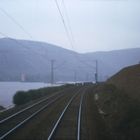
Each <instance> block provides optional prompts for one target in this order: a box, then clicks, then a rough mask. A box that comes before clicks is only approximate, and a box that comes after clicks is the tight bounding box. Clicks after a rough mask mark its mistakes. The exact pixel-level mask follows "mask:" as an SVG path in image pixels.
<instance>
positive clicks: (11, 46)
mask: <svg viewBox="0 0 140 140" xmlns="http://www.w3.org/2000/svg"><path fill="white" fill-rule="evenodd" d="M139 54H140V49H139V48H137V49H126V50H118V51H110V52H93V53H85V54H80V53H77V52H74V51H70V50H67V49H64V48H61V47H60V46H56V45H53V44H49V43H44V42H37V41H28V40H15V39H10V38H1V39H0V81H20V80H21V75H24V77H25V80H26V81H45V82H50V79H51V77H50V73H51V72H50V71H51V60H52V59H53V60H55V62H54V77H55V82H58V81H74V80H75V79H76V80H77V81H94V73H95V59H97V60H98V66H99V67H98V70H99V79H100V80H106V78H107V77H110V76H111V75H113V74H115V73H116V72H117V71H119V70H120V69H122V68H124V67H126V66H129V65H133V64H137V63H138V62H139V60H140V55H139ZM75 73H76V74H75ZM75 75H76V76H75Z"/></svg>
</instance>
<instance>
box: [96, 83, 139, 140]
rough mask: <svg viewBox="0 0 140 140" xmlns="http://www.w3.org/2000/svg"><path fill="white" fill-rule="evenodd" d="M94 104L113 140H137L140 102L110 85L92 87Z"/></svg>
mask: <svg viewBox="0 0 140 140" xmlns="http://www.w3.org/2000/svg"><path fill="white" fill-rule="evenodd" d="M94 93H96V94H98V100H96V104H97V106H98V109H99V110H100V112H102V113H101V115H102V117H103V119H104V121H105V123H106V126H107V128H108V129H109V131H110V133H111V135H112V138H113V140H139V138H140V133H139V132H140V102H139V101H138V100H135V99H134V98H130V97H129V96H128V94H127V93H126V91H124V90H122V89H118V88H117V87H115V86H114V85H111V84H101V85H98V86H96V87H94Z"/></svg>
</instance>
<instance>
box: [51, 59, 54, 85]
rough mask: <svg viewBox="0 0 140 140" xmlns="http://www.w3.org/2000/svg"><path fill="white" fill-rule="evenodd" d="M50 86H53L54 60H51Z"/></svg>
mask: <svg viewBox="0 0 140 140" xmlns="http://www.w3.org/2000/svg"><path fill="white" fill-rule="evenodd" d="M51 84H52V85H53V84H54V60H53V59H52V60H51Z"/></svg>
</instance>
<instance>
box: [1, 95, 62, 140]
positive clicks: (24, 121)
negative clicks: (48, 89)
mask: <svg viewBox="0 0 140 140" xmlns="http://www.w3.org/2000/svg"><path fill="white" fill-rule="evenodd" d="M61 96H63V94H62V95H60V96H59V97H56V98H55V99H54V100H52V101H51V102H49V103H47V104H46V105H45V106H43V107H41V108H40V109H39V110H37V111H36V112H34V113H33V114H32V115H30V116H29V117H28V118H26V119H25V120H23V121H22V122H20V123H19V124H17V125H16V126H14V127H13V128H12V129H10V130H9V131H8V132H6V133H5V134H3V135H2V136H1V137H0V140H3V139H4V138H6V137H7V136H8V135H10V134H11V133H13V132H14V131H15V130H16V129H18V128H19V127H20V126H22V125H23V124H25V123H26V122H27V121H29V120H30V119H32V118H33V117H35V116H36V115H38V114H39V113H40V112H41V111H43V110H44V109H46V108H47V107H48V106H49V105H51V104H53V103H54V102H55V101H56V100H57V99H59V98H60V97H61Z"/></svg>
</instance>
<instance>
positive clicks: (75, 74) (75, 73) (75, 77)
mask: <svg viewBox="0 0 140 140" xmlns="http://www.w3.org/2000/svg"><path fill="white" fill-rule="evenodd" d="M74 82H75V83H76V82H77V71H76V70H75V71H74Z"/></svg>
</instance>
